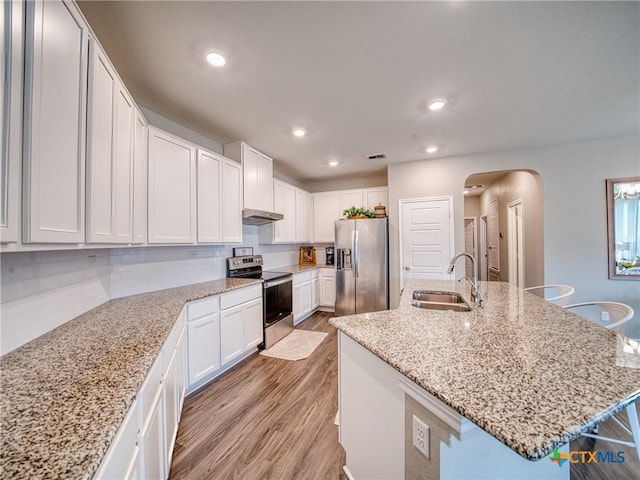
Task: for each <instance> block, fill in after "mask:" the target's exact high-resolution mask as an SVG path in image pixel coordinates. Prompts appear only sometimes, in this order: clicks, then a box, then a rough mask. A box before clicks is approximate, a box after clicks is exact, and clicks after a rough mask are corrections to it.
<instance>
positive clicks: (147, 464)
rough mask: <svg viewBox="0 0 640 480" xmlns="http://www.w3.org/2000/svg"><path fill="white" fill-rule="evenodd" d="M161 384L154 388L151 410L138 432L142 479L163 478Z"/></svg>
mask: <svg viewBox="0 0 640 480" xmlns="http://www.w3.org/2000/svg"><path fill="white" fill-rule="evenodd" d="M162 409H163V395H162V384H159V385H158V386H157V388H156V391H155V395H154V397H153V402H152V403H151V410H150V411H149V414H148V415H147V418H146V419H145V423H144V425H143V426H142V430H141V431H140V436H139V438H138V444H139V445H140V472H141V474H142V478H148V479H152V478H153V479H161V478H166V476H165V458H164V429H163V425H162V423H163V419H164V416H163V411H162Z"/></svg>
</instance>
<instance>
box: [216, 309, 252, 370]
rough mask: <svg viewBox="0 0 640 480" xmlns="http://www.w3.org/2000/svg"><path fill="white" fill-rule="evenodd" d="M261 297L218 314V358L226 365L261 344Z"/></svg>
mask: <svg viewBox="0 0 640 480" xmlns="http://www.w3.org/2000/svg"><path fill="white" fill-rule="evenodd" d="M262 334H263V329H262V297H260V298H256V299H254V300H251V301H249V302H246V303H243V304H240V305H238V306H236V307H233V308H229V309H226V310H222V311H221V312H220V357H221V362H222V365H223V366H224V365H226V364H228V363H229V362H231V361H232V360H234V359H235V358H237V357H240V356H242V355H243V354H244V353H246V352H247V351H249V350H252V349H254V348H256V347H257V346H258V345H259V344H260V343H261V342H262Z"/></svg>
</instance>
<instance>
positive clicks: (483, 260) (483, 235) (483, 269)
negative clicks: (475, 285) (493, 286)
mask: <svg viewBox="0 0 640 480" xmlns="http://www.w3.org/2000/svg"><path fill="white" fill-rule="evenodd" d="M488 243H489V242H488V240H487V216H486V215H482V216H481V217H480V258H479V259H478V260H479V261H480V280H483V281H486V280H488V278H489V275H488V272H487V268H488V267H487V259H488V258H489V254H488V253H487V252H488V250H487V245H488Z"/></svg>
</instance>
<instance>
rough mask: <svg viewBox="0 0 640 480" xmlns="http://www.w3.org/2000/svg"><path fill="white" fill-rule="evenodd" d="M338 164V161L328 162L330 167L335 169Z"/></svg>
mask: <svg viewBox="0 0 640 480" xmlns="http://www.w3.org/2000/svg"><path fill="white" fill-rule="evenodd" d="M339 163H340V162H339V161H338V160H329V166H330V167H337V166H338V164H339Z"/></svg>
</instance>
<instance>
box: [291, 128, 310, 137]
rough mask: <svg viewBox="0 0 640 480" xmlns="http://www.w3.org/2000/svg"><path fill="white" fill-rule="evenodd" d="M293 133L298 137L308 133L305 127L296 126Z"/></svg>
mask: <svg viewBox="0 0 640 480" xmlns="http://www.w3.org/2000/svg"><path fill="white" fill-rule="evenodd" d="M291 133H293V135H294V136H296V137H304V136H305V135H306V134H307V132H305V130H304V128H294V129H293V130H292V132H291Z"/></svg>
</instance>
